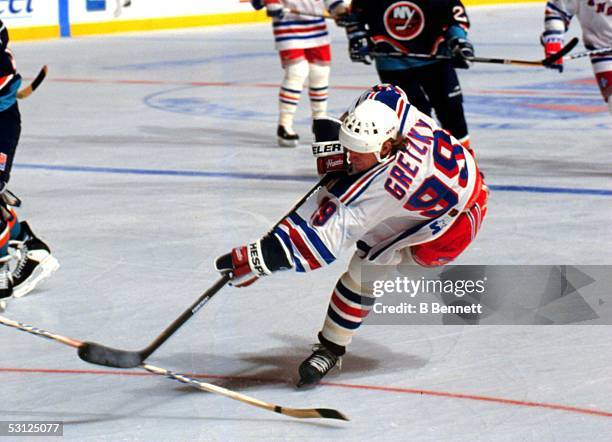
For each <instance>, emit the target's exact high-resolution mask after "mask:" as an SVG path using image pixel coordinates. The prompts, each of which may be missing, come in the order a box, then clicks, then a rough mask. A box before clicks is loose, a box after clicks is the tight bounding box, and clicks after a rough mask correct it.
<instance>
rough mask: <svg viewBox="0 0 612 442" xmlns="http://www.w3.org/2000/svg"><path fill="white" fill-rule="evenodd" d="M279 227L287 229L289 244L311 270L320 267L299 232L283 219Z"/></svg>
mask: <svg viewBox="0 0 612 442" xmlns="http://www.w3.org/2000/svg"><path fill="white" fill-rule="evenodd" d="M281 225H283V226H285V227H287V228H288V229H289V237H290V238H291V242H292V243H293V245H294V246H295V248H296V249H297V250H298V252H300V255H302V257H303V258H304V259H305V260H306V262H307V263H308V266H309V267H310V269H311V270H316V269H318V268H320V267H321V264H320V263H319V261H318V260H317V258H316V257H315V255H314V254H313V253H312V251H311V250H310V248H309V247H308V245H307V244H306V242H305V241H304V239H303V238H302V235H301V234H300V232H299V231H298V230H297V229H296V228H294V227H293V226H292V225H291V224H289V222H288V221H287V220H286V219H285V220H284V221H283V222H282V223H281Z"/></svg>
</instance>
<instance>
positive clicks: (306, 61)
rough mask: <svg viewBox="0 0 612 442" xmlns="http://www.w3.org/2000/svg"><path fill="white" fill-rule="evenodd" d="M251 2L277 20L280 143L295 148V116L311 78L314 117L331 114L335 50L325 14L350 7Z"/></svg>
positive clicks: (337, 1) (313, 0) (321, 1)
mask: <svg viewBox="0 0 612 442" xmlns="http://www.w3.org/2000/svg"><path fill="white" fill-rule="evenodd" d="M251 4H252V5H253V7H254V8H255V9H261V8H263V7H265V8H266V11H267V14H268V15H269V16H270V17H272V19H273V22H272V28H273V32H274V41H275V46H276V49H277V50H278V52H279V55H280V60H281V65H282V67H283V70H284V77H283V80H282V84H281V87H280V91H279V94H278V104H279V118H278V127H277V134H276V135H277V139H278V144H279V146H284V147H295V146H297V145H298V141H299V136H298V134H297V133H296V132H295V130H294V129H293V118H294V115H295V111H296V109H297V105H298V102H299V101H300V95H301V94H302V89H303V88H304V83H305V82H306V79H307V78H308V83H309V84H308V95H309V97H310V108H311V112H312V117H313V119H315V118H321V117H324V116H325V115H326V114H327V95H328V87H329V72H330V62H331V50H330V45H329V35H328V32H327V25H326V24H325V19H324V18H323V15H324V13H325V10H326V9H327V10H328V11H329V13H330V14H331V15H332V16H334V17H336V16H339V15H342V14H345V13H346V12H347V8H346V6H345V4H344V1H343V0H282V1H281V0H251ZM300 12H301V13H303V14H300Z"/></svg>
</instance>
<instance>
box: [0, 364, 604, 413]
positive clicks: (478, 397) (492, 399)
mask: <svg viewBox="0 0 612 442" xmlns="http://www.w3.org/2000/svg"><path fill="white" fill-rule="evenodd" d="M0 372H4V373H21V374H26V373H40V374H82V375H115V376H156V375H154V374H152V373H145V372H137V371H125V370H122V371H119V370H73V369H53V368H11V367H0ZM184 374H186V375H187V376H191V377H194V378H201V379H220V380H242V381H258V382H273V383H284V381H280V380H276V379H261V378H254V377H248V376H221V375H212V374H206V373H184ZM321 385H324V386H327V387H337V388H351V389H355V390H369V391H384V392H388V393H402V394H418V395H421V396H435V397H445V398H451V399H464V400H471V401H480V402H492V403H496V404H502V405H515V406H519V407H532V408H547V409H550V410H560V411H569V412H572V413H580V414H589V415H593V416H603V417H612V412H610V411H604V410H596V409H593V408H581V407H572V406H569V405H561V404H549V403H545V402H532V401H523V400H516V399H506V398H500V397H493V396H481V395H476V394H465V393H451V392H446V391H435V390H422V389H418V388H403V387H384V386H380V385H361V384H347V383H339V382H321Z"/></svg>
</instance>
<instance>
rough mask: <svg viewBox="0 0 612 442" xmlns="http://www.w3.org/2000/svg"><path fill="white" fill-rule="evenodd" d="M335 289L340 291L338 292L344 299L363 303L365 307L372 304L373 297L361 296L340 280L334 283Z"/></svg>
mask: <svg viewBox="0 0 612 442" xmlns="http://www.w3.org/2000/svg"><path fill="white" fill-rule="evenodd" d="M336 290H338V292H340V294H341V295H342V296H344V297H345V298H346V299H348V300H349V301H351V302H354V303H355V304H359V305H365V306H366V307H370V306H372V305H374V300H375V298H372V297H370V296H361V295H359V294H358V293H355V292H354V291H352V290H350V289H349V288H347V287H346V286H345V285H344V284H342V281H338V284H336Z"/></svg>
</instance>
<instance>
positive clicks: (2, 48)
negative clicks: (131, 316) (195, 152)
mask: <svg viewBox="0 0 612 442" xmlns="http://www.w3.org/2000/svg"><path fill="white" fill-rule="evenodd" d="M8 42H9V34H8V30H7V29H6V26H5V25H4V23H2V21H0V303H1V305H0V307H2V308H4V301H2V300H3V299H6V298H8V297H10V296H11V295H12V296H15V297H19V296H23V295H25V294H27V293H28V292H30V291H31V290H32V289H33V288H34V287H35V286H36V284H37V283H38V282H39V281H40V280H41V279H43V278H45V277H47V276H49V274H51V273H52V272H53V271H55V270H56V269H57V267H58V266H59V264H58V263H57V260H56V259H55V258H54V257H53V256H51V254H50V251H49V247H47V245H46V244H45V243H44V242H42V241H41V240H40V239H38V238H37V237H36V236H35V235H34V234H33V233H32V230H31V229H30V226H29V225H28V223H27V222H25V221H21V222H19V221H18V220H17V215H16V213H15V209H14V208H15V207H18V206H19V204H20V201H19V199H18V198H17V197H16V196H15V195H13V194H12V193H11V192H10V191H9V190H8V189H7V185H8V182H9V179H10V176H11V168H12V166H13V159H14V157H15V150H16V149H17V144H18V143H19V136H20V134H21V114H20V113H19V106H18V105H17V92H18V89H19V87H20V85H21V75H19V74H18V73H17V70H16V68H15V60H14V59H13V54H12V53H11V51H10V50H9V49H8V48H7V44H8ZM9 249H10V250H9ZM13 256H15V257H16V258H17V260H16V262H15V263H14V264H13V265H10V266H9V262H10V261H11V259H12V258H13Z"/></svg>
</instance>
